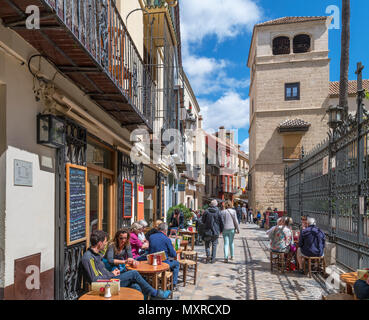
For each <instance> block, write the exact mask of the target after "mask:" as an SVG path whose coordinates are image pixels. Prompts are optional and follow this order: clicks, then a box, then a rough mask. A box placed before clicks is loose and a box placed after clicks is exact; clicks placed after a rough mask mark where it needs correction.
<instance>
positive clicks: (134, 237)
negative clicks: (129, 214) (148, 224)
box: [129, 222, 149, 261]
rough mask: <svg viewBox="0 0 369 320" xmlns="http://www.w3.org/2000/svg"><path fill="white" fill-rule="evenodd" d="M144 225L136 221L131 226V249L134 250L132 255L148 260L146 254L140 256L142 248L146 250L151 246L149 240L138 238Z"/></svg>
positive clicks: (136, 258)
mask: <svg viewBox="0 0 369 320" xmlns="http://www.w3.org/2000/svg"><path fill="white" fill-rule="evenodd" d="M142 230H143V227H142V226H141V225H140V224H139V223H137V222H135V223H134V224H132V226H131V233H130V239H129V242H130V244H131V250H132V257H133V259H135V260H138V261H141V260H146V256H144V255H143V256H140V253H139V252H140V249H143V250H146V249H148V248H149V242H148V241H147V240H145V241H141V240H140V239H139V238H138V235H139V234H140V233H141V232H142Z"/></svg>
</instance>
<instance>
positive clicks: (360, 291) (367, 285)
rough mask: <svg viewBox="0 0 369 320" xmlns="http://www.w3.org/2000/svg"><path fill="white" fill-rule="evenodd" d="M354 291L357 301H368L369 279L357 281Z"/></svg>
mask: <svg viewBox="0 0 369 320" xmlns="http://www.w3.org/2000/svg"><path fill="white" fill-rule="evenodd" d="M354 291H355V294H356V296H357V298H358V299H359V300H369V278H368V280H366V281H365V280H357V281H356V282H355V284H354Z"/></svg>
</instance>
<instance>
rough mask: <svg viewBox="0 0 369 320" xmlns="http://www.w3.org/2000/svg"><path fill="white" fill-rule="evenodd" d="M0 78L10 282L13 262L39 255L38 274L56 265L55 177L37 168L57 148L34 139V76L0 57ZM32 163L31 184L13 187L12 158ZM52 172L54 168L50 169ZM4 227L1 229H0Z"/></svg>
mask: <svg viewBox="0 0 369 320" xmlns="http://www.w3.org/2000/svg"><path fill="white" fill-rule="evenodd" d="M0 70H1V72H0V82H2V83H5V84H6V124H7V125H6V136H7V146H8V147H7V150H6V152H5V153H4V154H3V155H2V156H1V161H0V166H1V169H0V172H1V178H0V183H1V185H2V186H5V190H6V191H5V192H4V190H3V191H2V192H1V194H2V197H1V200H0V207H1V212H2V215H3V217H4V224H5V233H4V237H5V276H4V286H5V287H7V286H9V285H11V284H13V282H14V260H15V259H19V258H23V257H26V256H30V255H33V254H36V253H41V270H40V271H41V272H44V271H47V270H50V269H52V268H54V247H55V244H54V229H55V222H54V216H55V213H54V212H55V200H54V199H55V192H54V188H55V177H54V173H53V172H50V171H43V170H41V169H40V163H41V158H42V157H46V158H48V159H51V161H52V163H54V154H55V151H54V150H52V149H49V148H46V147H43V146H40V145H37V141H36V115H37V113H38V112H39V111H41V108H42V106H41V105H40V103H38V102H36V101H35V98H34V95H33V90H32V86H33V78H32V76H31V74H30V73H29V72H28V70H27V68H26V67H25V66H21V65H20V63H19V61H17V60H16V59H14V58H12V57H11V56H9V55H6V54H3V55H1V56H0ZM15 159H18V160H23V161H28V162H31V163H32V167H33V171H32V174H33V186H32V187H20V186H15V185H14V160H15ZM51 171H52V170H51ZM2 231H4V230H2Z"/></svg>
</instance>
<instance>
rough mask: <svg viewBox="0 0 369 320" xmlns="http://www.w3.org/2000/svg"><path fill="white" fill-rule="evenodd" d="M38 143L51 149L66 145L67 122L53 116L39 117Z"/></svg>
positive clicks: (40, 115) (43, 115)
mask: <svg viewBox="0 0 369 320" xmlns="http://www.w3.org/2000/svg"><path fill="white" fill-rule="evenodd" d="M37 143H38V144H42V145H44V146H47V147H51V148H60V147H62V146H64V145H65V122H64V120H63V119H62V118H59V117H57V116H54V115H52V114H41V113H39V114H38V115H37Z"/></svg>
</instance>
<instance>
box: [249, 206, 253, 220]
mask: <svg viewBox="0 0 369 320" xmlns="http://www.w3.org/2000/svg"><path fill="white" fill-rule="evenodd" d="M253 221H254V215H253V213H252V209H250V211H249V223H253Z"/></svg>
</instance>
